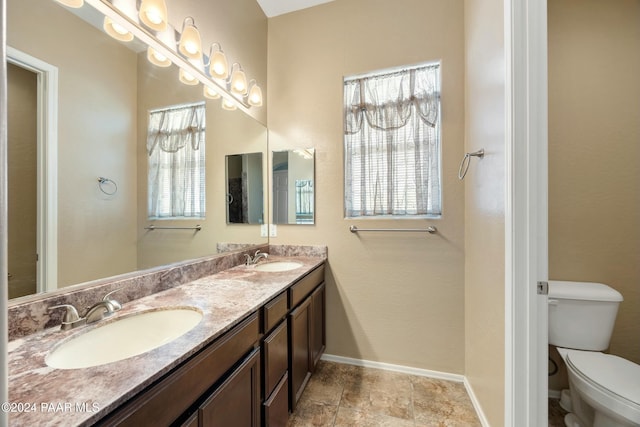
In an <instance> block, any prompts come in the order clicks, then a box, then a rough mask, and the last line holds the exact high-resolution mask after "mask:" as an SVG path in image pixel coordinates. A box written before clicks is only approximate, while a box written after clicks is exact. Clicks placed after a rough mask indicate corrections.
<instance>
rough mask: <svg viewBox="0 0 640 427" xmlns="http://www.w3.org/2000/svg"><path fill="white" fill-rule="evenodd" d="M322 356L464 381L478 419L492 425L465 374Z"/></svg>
mask: <svg viewBox="0 0 640 427" xmlns="http://www.w3.org/2000/svg"><path fill="white" fill-rule="evenodd" d="M320 358H321V359H322V360H326V361H327V362H336V363H344V364H346V365H355V366H362V367H365V368H374V369H383V370H385V371H393V372H401V373H404V374H410V375H418V376H421V377H427V378H435V379H439V380H447V381H454V382H458V383H463V384H464V388H465V389H466V390H467V393H468V394H469V398H470V399H471V403H472V404H473V408H474V409H475V410H476V414H477V415H478V419H479V420H480V423H481V424H482V426H483V427H490V426H489V421H487V417H486V416H485V415H484V412H483V411H482V407H481V406H480V403H479V402H478V399H476V395H475V393H474V392H473V388H472V387H471V385H470V384H469V382H468V381H467V379H466V378H465V376H464V375H460V374H451V373H449V372H441V371H432V370H429V369H420V368H413V367H411V366H403V365H393V364H391V363H382V362H373V361H371V360H362V359H353V358H351V357H342V356H335V355H333V354H323V355H322V356H321V357H320Z"/></svg>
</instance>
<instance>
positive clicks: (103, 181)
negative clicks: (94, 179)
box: [98, 176, 118, 196]
mask: <svg viewBox="0 0 640 427" xmlns="http://www.w3.org/2000/svg"><path fill="white" fill-rule="evenodd" d="M105 184H111V185H112V186H113V190H112V191H107V190H106V189H105ZM98 187H99V188H100V191H102V192H103V193H104V194H106V195H107V196H113V195H114V194H116V193H117V192H118V184H116V182H115V181H114V180H112V179H109V178H105V177H103V176H99V177H98Z"/></svg>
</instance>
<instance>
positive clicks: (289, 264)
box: [255, 261, 302, 272]
mask: <svg viewBox="0 0 640 427" xmlns="http://www.w3.org/2000/svg"><path fill="white" fill-rule="evenodd" d="M300 267H302V264H300V263H299V262H293V261H273V262H264V263H262V264H258V265H256V266H255V269H256V270H258V271H270V272H278V271H289V270H295V269H296V268H300Z"/></svg>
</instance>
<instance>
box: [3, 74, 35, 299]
mask: <svg viewBox="0 0 640 427" xmlns="http://www.w3.org/2000/svg"><path fill="white" fill-rule="evenodd" d="M7 107H8V108H7V163H8V164H7V166H8V167H7V176H8V192H7V197H8V202H9V206H8V212H7V215H8V236H9V245H8V252H7V255H8V263H9V264H8V266H9V268H8V277H7V279H8V286H9V287H8V293H9V298H17V297H21V296H24V295H30V294H34V293H36V292H37V260H38V249H37V232H36V230H37V225H38V217H37V212H38V197H37V196H38V185H37V182H38V145H37V134H38V120H37V116H38V76H37V74H35V73H34V72H32V71H30V70H27V69H25V68H22V67H20V66H18V65H15V64H7Z"/></svg>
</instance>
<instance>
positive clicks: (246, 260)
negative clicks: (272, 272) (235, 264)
mask: <svg viewBox="0 0 640 427" xmlns="http://www.w3.org/2000/svg"><path fill="white" fill-rule="evenodd" d="M244 259H245V261H244V265H251V261H252V259H251V255H249V254H244Z"/></svg>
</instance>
